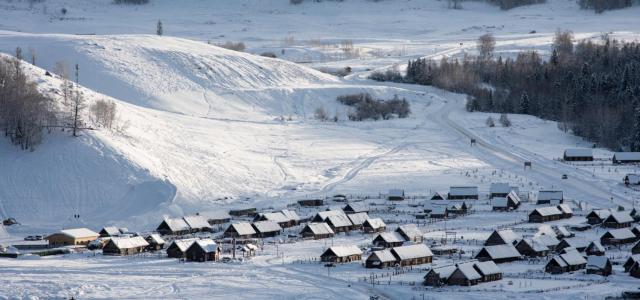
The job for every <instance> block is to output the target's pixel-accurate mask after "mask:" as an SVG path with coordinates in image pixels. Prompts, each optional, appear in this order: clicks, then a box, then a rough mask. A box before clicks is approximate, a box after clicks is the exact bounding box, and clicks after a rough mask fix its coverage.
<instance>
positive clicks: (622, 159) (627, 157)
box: [611, 152, 640, 165]
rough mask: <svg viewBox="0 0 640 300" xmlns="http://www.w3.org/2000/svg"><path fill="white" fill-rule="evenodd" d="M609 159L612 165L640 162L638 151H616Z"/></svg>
mask: <svg viewBox="0 0 640 300" xmlns="http://www.w3.org/2000/svg"><path fill="white" fill-rule="evenodd" d="M611 161H612V162H613V164H614V165H621V164H635V163H640V152H616V153H614V154H613V158H612V159H611Z"/></svg>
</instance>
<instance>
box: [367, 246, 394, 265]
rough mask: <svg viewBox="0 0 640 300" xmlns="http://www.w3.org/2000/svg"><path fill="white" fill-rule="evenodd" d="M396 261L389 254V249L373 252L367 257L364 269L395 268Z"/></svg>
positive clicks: (391, 254)
mask: <svg viewBox="0 0 640 300" xmlns="http://www.w3.org/2000/svg"><path fill="white" fill-rule="evenodd" d="M397 261H398V260H397V258H396V257H395V256H394V255H393V253H391V250H390V249H384V250H379V251H373V253H371V255H369V257H367V260H366V261H365V267H367V268H378V269H383V268H388V267H393V266H395V265H396V263H397Z"/></svg>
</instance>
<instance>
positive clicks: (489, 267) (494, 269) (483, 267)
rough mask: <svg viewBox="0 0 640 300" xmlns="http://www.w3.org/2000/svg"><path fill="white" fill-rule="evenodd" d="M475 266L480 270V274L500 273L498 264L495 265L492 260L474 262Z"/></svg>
mask: <svg viewBox="0 0 640 300" xmlns="http://www.w3.org/2000/svg"><path fill="white" fill-rule="evenodd" d="M475 266H476V268H477V269H478V270H480V273H482V275H485V276H486V275H494V274H500V273H502V271H500V268H499V267H498V265H496V263H495V262H493V261H492V260H488V261H483V262H479V261H478V262H475Z"/></svg>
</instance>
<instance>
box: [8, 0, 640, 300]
mask: <svg viewBox="0 0 640 300" xmlns="http://www.w3.org/2000/svg"><path fill="white" fill-rule="evenodd" d="M221 2H222V1H221ZM224 2H225V3H224V4H223V5H212V3H210V2H208V1H196V0H183V1H168V0H151V4H149V5H145V6H140V7H130V6H119V5H113V4H111V1H110V0H88V1H73V0H46V1H42V2H36V3H34V4H32V5H30V4H29V1H15V0H14V1H8V0H0V15H1V16H2V17H1V18H0V51H1V52H4V53H5V54H7V55H12V54H13V53H14V52H15V48H16V47H21V48H22V49H23V51H24V52H25V54H27V56H29V54H28V53H30V52H31V50H30V49H33V51H35V53H36V57H37V58H36V63H35V65H36V66H32V65H30V64H28V63H26V62H25V68H26V70H27V73H28V74H30V75H31V77H32V79H33V80H34V81H35V82H36V83H37V84H38V88H39V89H40V90H41V91H43V92H45V93H48V94H51V95H55V96H56V97H59V87H60V83H61V81H60V79H59V77H58V76H57V75H56V74H54V75H56V76H53V77H48V76H43V74H44V73H45V70H47V71H50V72H53V71H54V69H55V65H56V63H58V62H62V63H64V64H66V65H67V66H68V67H69V70H71V69H72V66H73V65H74V64H76V63H77V64H79V66H80V74H79V83H80V86H81V89H82V90H83V92H84V93H85V95H87V98H88V99H89V101H90V102H93V101H96V100H98V99H112V100H114V101H115V102H116V104H117V109H118V112H119V117H118V121H117V123H118V127H119V130H114V131H108V130H103V129H100V130H95V131H86V132H83V133H82V136H81V137H79V138H76V139H73V138H70V137H69V133H67V132H54V133H52V134H46V135H45V139H44V142H43V143H42V144H41V145H39V146H38V147H37V149H36V151H34V152H23V151H20V150H18V149H17V148H16V147H14V146H13V145H10V144H9V142H8V141H7V140H6V139H0V217H2V218H6V217H14V218H16V219H17V220H18V221H19V222H20V223H21V225H17V226H11V227H6V228H5V227H0V244H3V245H4V244H11V243H17V242H19V241H21V240H22V238H23V237H24V236H26V235H32V234H50V233H53V232H55V231H57V230H60V229H61V228H68V227H73V226H86V227H88V228H91V229H93V230H96V231H97V230H99V229H100V228H102V227H103V226H107V225H117V226H121V227H123V226H126V227H129V228H130V229H132V230H134V231H140V232H148V231H151V230H153V229H155V227H156V226H157V225H158V224H159V223H160V222H161V220H162V218H163V216H172V217H177V216H183V215H185V214H193V213H196V212H200V213H202V214H205V215H206V214H207V213H213V212H216V211H220V210H229V209H231V208H238V207H249V206H254V207H258V208H259V209H263V208H264V209H266V208H272V209H281V208H284V207H285V206H287V205H288V204H291V203H294V202H295V201H297V200H300V199H304V198H314V197H325V196H332V195H334V194H338V193H343V194H348V195H379V194H381V193H382V194H384V193H386V192H387V191H388V190H389V189H392V188H401V189H404V190H405V191H406V192H407V194H408V195H412V196H425V195H431V194H432V193H433V192H435V191H439V192H442V193H446V192H447V191H448V188H449V186H454V185H477V186H478V187H479V189H480V192H481V193H482V194H483V195H486V194H487V193H488V190H489V185H490V184H491V182H508V183H510V184H511V185H515V186H518V187H519V189H520V190H521V192H524V193H526V194H527V195H529V196H530V197H531V198H532V199H535V197H536V195H537V191H538V190H540V189H562V190H563V191H564V193H565V197H567V198H568V199H569V200H570V202H571V203H572V205H573V206H574V210H575V212H576V213H577V214H579V215H580V216H576V217H574V218H572V219H570V220H562V221H557V223H554V224H566V225H575V224H579V223H581V222H583V221H584V214H586V213H587V212H588V210H590V209H591V208H612V207H615V206H617V205H622V206H625V207H627V208H630V207H632V206H633V205H634V204H635V206H638V205H640V202H638V199H640V191H634V190H632V189H629V188H627V187H625V186H624V185H622V184H621V181H622V177H623V176H624V174H627V173H634V172H635V173H638V172H640V170H639V168H638V166H626V167H617V166H611V165H610V163H602V164H599V165H584V164H582V165H580V164H567V163H563V162H560V161H558V160H557V159H558V158H559V157H561V156H562V152H563V151H564V149H565V148H575V147H590V146H591V145H590V144H589V143H588V142H585V141H583V140H581V139H580V138H577V137H575V136H572V135H571V134H569V133H564V132H562V131H560V130H559V129H558V127H557V125H556V124H555V123H554V122H551V121H545V120H540V119H538V118H535V117H531V116H522V115H510V116H509V117H510V118H511V120H512V122H513V127H510V128H502V127H494V128H488V127H487V126H486V125H485V124H484V121H485V119H486V118H487V116H488V115H490V114H485V113H467V112H466V111H465V110H464V99H465V96H464V95H458V94H453V93H448V92H445V91H442V90H439V89H434V88H431V87H425V86H414V85H405V84H392V83H378V82H373V81H370V80H367V79H366V76H367V75H368V74H369V73H370V72H371V71H372V70H377V69H380V70H385V69H388V68H394V67H396V68H398V69H402V67H403V66H404V64H405V63H406V61H407V60H409V59H413V58H416V57H430V58H436V59H437V58H440V57H443V56H449V57H451V56H455V57H461V56H463V55H464V54H467V53H468V54H474V53H475V40H476V39H477V37H478V36H479V35H481V34H484V33H486V32H492V33H493V34H494V35H495V36H496V39H497V49H496V50H497V52H498V53H499V54H501V55H513V54H514V53H516V52H517V51H520V50H529V49H536V50H539V51H541V52H542V53H543V54H546V53H548V51H549V46H550V43H551V39H552V37H553V34H554V32H555V31H556V30H557V29H568V30H572V31H573V32H574V33H575V36H576V38H577V39H586V38H594V39H597V38H599V37H600V36H601V35H602V34H604V33H609V34H610V35H612V36H613V37H616V38H620V39H626V40H637V39H639V38H640V22H638V15H640V7H638V6H636V7H633V8H629V9H624V10H617V11H610V12H605V13H603V14H599V15H596V14H594V13H593V12H591V11H583V10H579V8H578V7H577V4H575V1H567V0H547V2H548V3H546V4H540V5H533V6H527V7H521V8H516V9H512V10H509V11H500V10H499V9H498V8H496V7H492V6H489V5H485V4H482V3H476V2H470V3H467V2H465V3H463V9H461V10H449V9H447V8H446V1H436V0H424V1H380V2H372V1H365V0H347V1H344V2H340V3H334V2H323V3H312V2H306V3H304V4H302V5H297V6H292V5H289V4H288V3H289V1H285V0H279V1H276V0H269V1H266V0H237V1H228V2H227V1H224ZM62 8H65V9H66V10H67V13H66V14H62V13H61V10H62ZM158 20H162V23H163V26H164V33H165V34H164V36H157V35H155V28H156V22H157V21H158ZM534 31H535V32H534ZM226 41H234V42H244V43H245V44H246V46H247V50H246V53H241V52H235V51H230V50H226V49H222V48H219V47H216V46H215V44H218V43H224V42H226ZM348 42H352V43H353V49H351V50H348V51H346V50H344V49H343V46H342V45H344V44H345V43H348ZM267 51H268V52H273V53H275V54H276V55H277V56H278V59H271V58H265V57H262V56H259V55H257V54H260V53H263V52H267ZM347 66H348V67H351V68H352V69H353V71H354V73H352V74H351V75H349V76H346V77H345V78H339V77H335V76H332V75H329V74H326V73H323V72H320V71H319V70H322V69H341V68H344V67H347ZM70 74H73V72H72V71H70ZM71 77H73V75H72V76H71ZM360 92H369V93H372V94H374V95H375V96H378V97H383V98H391V97H393V96H394V95H398V96H400V97H405V98H406V99H407V100H408V101H409V102H410V104H411V110H412V113H411V115H410V116H409V118H406V119H394V120H388V121H377V122H375V121H365V122H349V121H347V114H348V112H349V107H347V106H344V105H341V104H339V103H338V102H337V101H335V98H336V96H339V95H344V94H351V93H360ZM318 108H322V109H324V110H326V111H327V112H328V114H329V115H330V116H331V117H334V116H336V117H337V118H338V122H321V121H318V120H315V119H314V112H315V110H316V109H318ZM493 117H494V118H495V119H497V118H498V116H497V115H495V114H494V115H493ZM472 138H475V139H476V140H478V144H477V145H476V146H473V147H471V146H470V139H472ZM595 155H596V156H597V157H599V158H608V157H610V156H611V152H610V151H608V150H605V149H596V150H595ZM524 161H531V162H532V163H533V167H532V168H531V169H530V170H524V169H523V163H524ZM562 175H568V179H567V180H561V179H560V178H561V176H562ZM634 201H635V203H634ZM416 202H420V201H416ZM481 202H482V203H479V204H478V205H477V210H478V211H476V213H474V214H471V215H468V216H465V217H462V218H455V219H451V220H448V221H447V222H446V223H445V222H434V223H429V224H427V226H423V227H421V229H422V231H423V233H424V234H425V235H426V237H427V239H428V240H429V241H437V240H440V239H441V238H442V236H443V235H444V233H445V231H447V230H455V231H457V232H458V234H459V235H464V236H465V237H466V238H467V239H478V240H484V239H485V238H486V237H487V236H488V235H489V234H490V233H491V231H492V230H493V229H495V227H496V226H498V225H502V226H511V225H512V224H514V223H516V222H519V221H521V220H523V219H526V216H527V213H528V212H529V211H530V210H531V209H533V208H532V206H531V205H529V204H527V205H526V206H525V207H524V208H521V209H520V210H519V211H517V212H512V213H496V212H491V211H487V205H486V203H485V202H486V200H481ZM580 208H583V209H584V210H581V209H580ZM406 209H407V210H410V209H411V208H409V207H407V208H406ZM303 212H305V213H309V214H310V213H312V212H311V211H303ZM74 214H79V215H80V216H81V218H80V219H79V220H77V219H74V218H72V216H73V215H74ZM371 215H372V216H377V215H376V213H372V214H371ZM378 215H379V216H380V217H382V218H383V219H384V220H385V221H386V222H389V221H392V222H395V221H402V220H406V219H411V218H412V216H411V215H403V213H397V214H387V213H385V214H382V213H380V214H378ZM412 220H414V221H416V220H415V219H412ZM416 222H419V221H416ZM391 227H392V228H394V225H392V226H391ZM445 227H446V228H445ZM296 229H297V230H298V231H299V229H301V228H296ZM515 229H516V230H518V231H521V232H530V231H532V230H533V229H532V228H531V226H530V225H529V224H526V223H525V224H520V225H517V226H516V227H515ZM294 231H295V230H292V233H293V232H294ZM296 233H297V232H296ZM601 233H602V232H596V231H595V230H593V231H589V232H587V233H585V236H584V237H585V238H589V239H594V238H596V237H597V236H599V234H601ZM371 238H372V235H361V234H350V235H347V236H339V237H336V238H335V239H332V240H331V241H330V242H331V243H336V244H344V245H347V244H355V245H361V246H367V245H369V244H370V241H371ZM450 243H454V245H455V246H456V247H460V248H462V249H465V250H469V253H468V254H465V255H466V257H463V258H455V257H453V258H449V257H438V258H436V260H434V265H436V266H437V265H445V264H449V263H451V262H453V261H456V260H459V259H468V258H470V253H471V252H472V251H474V250H475V251H477V250H478V249H479V248H480V247H479V245H478V244H471V242H461V241H456V242H450ZM326 247H327V241H322V240H321V241H302V242H296V243H284V244H280V245H279V246H278V247H277V248H276V246H275V245H271V244H267V245H265V247H264V250H261V251H259V253H258V255H257V256H256V257H254V258H253V259H251V260H249V261H246V262H243V263H230V264H225V263H206V264H197V263H179V262H178V261H177V260H175V259H168V258H166V257H161V256H158V255H144V256H136V257H131V258H113V257H104V256H102V255H100V254H97V255H94V253H82V254H69V255H64V256H51V257H45V258H42V259H39V260H22V259H18V260H15V259H7V258H0V283H1V284H0V299H5V298H6V299H22V298H24V299H50V298H53V299H55V298H57V299H60V298H69V297H71V296H73V297H75V298H76V299H88V298H98V299H107V298H109V299H111V298H128V299H149V298H180V299H193V298H231V299H238V298H256V299H274V298H277V299H336V298H345V299H367V298H368V297H369V296H370V295H379V296H380V297H382V298H383V299H384V298H389V299H412V298H415V299H436V298H437V299H469V298H485V299H496V298H501V299H506V298H514V297H520V298H523V297H524V298H540V297H541V295H543V296H542V298H547V299H551V298H566V299H576V298H587V297H589V298H592V297H596V298H602V297H604V296H605V295H613V294H616V293H619V292H621V291H623V290H626V289H631V288H634V287H637V286H638V280H637V279H634V278H632V277H629V276H628V275H627V274H624V273H622V270H621V266H619V265H615V266H614V272H615V273H616V274H615V275H613V276H612V277H609V278H607V279H606V280H604V281H603V278H602V277H599V276H595V275H584V274H570V275H569V274H565V275H559V276H558V277H549V276H548V275H546V276H547V278H545V277H544V276H545V274H543V273H540V271H541V270H542V268H543V266H544V262H536V263H533V262H526V261H521V262H516V263H509V264H503V265H500V267H501V268H502V269H503V271H504V272H505V279H504V280H502V281H498V282H493V283H483V284H480V285H478V286H474V287H469V288H466V287H465V288H463V287H456V288H453V287H452V288H441V289H430V288H428V289H425V288H424V287H422V286H420V284H419V283H420V282H421V280H422V276H424V274H425V272H424V270H419V268H415V269H416V270H411V271H408V272H407V273H403V274H398V275H393V276H391V277H388V278H385V277H382V278H385V279H384V280H381V281H382V282H385V281H386V282H388V284H387V285H384V284H381V285H371V283H369V282H364V281H363V280H364V278H368V276H369V275H370V273H371V270H370V269H365V268H364V267H362V266H361V265H360V264H358V263H352V264H346V265H340V266H337V267H335V268H331V269H332V270H330V272H331V273H330V274H328V273H327V269H328V268H325V267H323V264H319V263H317V262H309V261H308V260H309V259H313V258H315V259H317V258H318V257H319V255H320V254H321V253H322V251H323V250H324V249H326ZM625 251H626V252H625ZM281 253H284V256H282V254H281ZM607 253H608V255H611V257H613V258H614V259H615V260H616V261H617V262H618V261H621V260H623V259H624V258H626V256H625V255H626V253H628V249H622V250H618V249H612V251H611V253H609V252H607ZM225 255H228V254H225ZM366 256H367V255H366V254H365V255H364V257H365V258H366ZM305 261H306V262H305ZM428 267H430V265H423V266H420V268H423V269H425V268H428ZM529 270H531V272H530V273H531V274H533V275H534V276H533V277H529V278H525V275H523V274H524V273H528V271H529ZM374 272H378V273H381V274H384V273H389V272H393V271H392V270H382V271H374ZM411 283H414V284H416V283H417V285H411ZM541 292H544V294H541Z"/></svg>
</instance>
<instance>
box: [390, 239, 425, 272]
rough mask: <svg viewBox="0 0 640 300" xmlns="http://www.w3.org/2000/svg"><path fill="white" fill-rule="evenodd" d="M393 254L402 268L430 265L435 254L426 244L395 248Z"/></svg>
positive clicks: (392, 250)
mask: <svg viewBox="0 0 640 300" xmlns="http://www.w3.org/2000/svg"><path fill="white" fill-rule="evenodd" d="M391 253H393V255H394V256H395V257H396V259H397V261H398V264H399V265H400V266H402V267H404V266H413V265H421V264H428V263H431V261H432V260H433V252H431V249H429V247H428V246H427V245H425V244H415V245H407V246H399V247H393V248H391Z"/></svg>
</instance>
